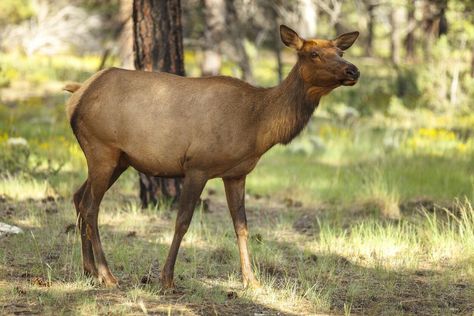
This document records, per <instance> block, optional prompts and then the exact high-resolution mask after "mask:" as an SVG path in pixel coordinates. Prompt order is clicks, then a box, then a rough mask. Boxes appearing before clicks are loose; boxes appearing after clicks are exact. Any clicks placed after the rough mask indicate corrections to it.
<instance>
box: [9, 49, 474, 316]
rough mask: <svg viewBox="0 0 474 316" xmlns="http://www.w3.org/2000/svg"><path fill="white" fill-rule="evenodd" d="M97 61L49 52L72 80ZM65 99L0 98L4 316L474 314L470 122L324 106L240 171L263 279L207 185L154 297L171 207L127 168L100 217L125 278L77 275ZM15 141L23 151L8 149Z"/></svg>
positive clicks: (79, 160) (218, 189)
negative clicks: (249, 268) (149, 204)
mask: <svg viewBox="0 0 474 316" xmlns="http://www.w3.org/2000/svg"><path fill="white" fill-rule="evenodd" d="M95 61H96V60H95V59H93V58H85V59H84V60H83V61H81V59H72V60H71V61H69V62H65V61H61V58H58V59H57V60H54V61H50V62H51V63H53V62H54V63H55V64H54V65H53V66H54V67H52V68H53V69H56V68H61V67H62V66H61V65H62V64H63V63H64V64H65V65H66V66H67V67H69V66H71V65H73V66H74V67H72V66H71V67H72V70H71V71H73V72H75V71H77V73H74V74H73V77H74V78H75V76H77V78H82V77H81V76H83V75H84V71H85V72H88V71H89V72H90V71H93V69H94V64H95ZM82 62H83V63H84V64H81V63H82ZM38 63H39V64H40V65H43V63H42V62H40V61H38ZM71 63H72V64H71ZM47 65H48V64H47V63H46V66H44V68H47ZM30 66H31V65H30ZM25 67H26V69H28V67H29V66H25ZM31 67H32V66H31ZM42 67H43V66H42ZM55 67H56V68H55ZM265 67H270V66H268V65H266V66H265ZM15 69H16V71H17V72H18V76H19V77H20V78H22V77H21V76H22V73H23V72H24V70H22V69H21V68H18V69H17V68H15ZM84 69H85V70H84ZM188 69H190V72H192V71H193V68H189V67H188ZM46 71H52V70H47V69H44V70H41V72H46ZM229 71H230V70H229ZM257 74H258V77H260V78H266V77H265V76H266V75H267V74H266V73H265V71H264V69H258V70H257ZM48 75H50V76H53V77H54V78H56V79H57V80H61V78H62V77H61V76H63V75H64V74H63V72H61V71H58V72H57V73H48ZM25 78H26V77H25ZM24 80H26V81H31V78H30V79H28V78H26V79H24ZM38 80H39V79H38ZM264 80H267V79H264ZM268 80H270V79H268ZM38 82H39V81H38ZM13 86H14V85H13ZM11 95H12V94H9V96H11ZM64 100H65V98H64V97H62V96H58V95H52V96H51V95H48V96H42V97H28V98H26V99H23V100H16V101H11V100H10V101H8V100H7V101H4V103H5V104H0V218H1V221H2V222H6V223H8V224H13V225H17V226H20V227H21V228H23V230H24V231H25V232H24V233H23V234H20V235H14V236H8V237H6V238H2V239H0V313H1V314H21V313H23V314H33V313H37V314H54V315H57V314H85V315H91V314H114V315H115V314H190V315H192V314H220V315H228V314H247V315H255V314H288V315H292V314H294V315H301V314H345V315H348V314H371V315H379V314H385V315H394V314H395V315H396V314H420V315H434V314H443V315H445V314H459V315H470V314H472V313H473V312H474V303H473V302H474V211H473V208H472V205H473V201H474V177H473V174H474V161H473V159H474V142H473V141H472V139H471V138H470V135H471V132H470V129H471V128H472V122H473V121H474V118H473V117H472V116H456V115H437V114H435V113H432V112H422V111H421V112H420V111H417V110H414V111H407V112H400V109H398V110H397V111H398V112H397V113H398V114H397V117H393V116H392V117H391V116H390V115H388V116H383V117H381V116H372V117H370V118H364V117H363V118H357V117H356V118H350V119H347V118H346V117H344V115H339V114H337V113H336V114H334V113H333V112H334V111H333V109H332V108H331V105H332V103H331V102H329V101H330V100H326V101H323V104H322V106H321V108H320V109H319V110H318V112H317V115H316V116H315V117H314V118H313V120H312V122H311V124H310V126H309V127H308V129H307V130H306V131H305V132H304V133H303V134H302V135H301V136H300V137H299V138H298V139H297V140H295V141H294V142H293V143H292V144H291V145H290V146H288V147H276V148H274V149H272V150H271V151H270V152H269V153H268V154H267V155H265V156H264V157H263V159H262V160H261V162H260V163H259V165H258V166H257V168H256V169H255V171H254V172H253V173H251V175H249V177H248V183H247V187H248V190H247V191H248V195H247V198H246V200H247V201H246V203H247V208H248V221H249V227H250V251H251V255H252V264H253V268H254V270H255V272H256V274H257V277H258V279H259V280H260V282H261V283H262V288H261V289H243V288H242V287H241V281H240V266H239V258H238V250H237V245H236V240H235V236H234V232H233V229H232V225H231V219H230V216H229V214H228V211H227V208H226V204H225V197H224V194H223V188H222V184H221V181H220V180H212V181H210V182H209V183H208V186H207V189H206V190H205V194H204V196H203V198H208V199H209V200H210V209H209V211H206V210H204V209H203V208H201V207H198V208H197V209H196V212H195V215H194V219H193V222H192V225H191V227H190V230H189V232H188V233H187V235H186V237H185V239H184V242H183V245H182V248H181V250H180V253H179V256H178V262H177V266H176V273H175V275H176V283H177V289H176V291H174V292H164V291H163V290H162V289H161V288H160V284H159V282H158V281H157V277H158V275H159V271H160V269H161V267H162V265H163V263H164V259H165V257H166V254H167V251H168V248H169V245H170V243H171V238H172V235H173V227H174V217H175V215H176V212H175V211H174V210H172V209H171V208H170V207H169V205H166V204H164V205H163V206H161V207H158V208H150V209H144V210H142V209H141V208H140V207H139V205H138V198H137V190H138V188H137V177H136V174H135V172H134V171H133V170H129V171H127V172H126V173H125V174H124V175H123V176H122V177H121V178H120V179H119V181H118V183H117V184H116V185H115V186H114V187H112V188H111V190H109V192H108V193H107V195H106V198H105V200H104V202H103V204H102V209H101V213H100V219H99V220H100V229H101V234H102V241H103V245H104V247H105V253H106V255H107V258H108V260H109V263H110V265H111V268H112V270H113V272H114V273H115V275H116V276H117V277H118V278H119V279H120V281H121V285H120V287H119V288H117V289H107V288H104V287H102V286H100V285H98V284H96V283H95V282H94V281H93V280H91V279H88V278H85V277H84V276H83V275H82V273H81V254H80V238H79V236H78V234H77V232H76V231H75V228H74V224H75V222H76V219H75V210H74V209H73V205H72V203H71V196H72V192H73V191H74V190H75V189H76V188H77V187H78V186H79V185H80V184H81V182H82V181H83V180H84V178H85V163H84V159H83V157H82V154H81V152H80V149H79V148H78V146H77V144H76V143H75V140H74V138H73V136H72V133H71V132H70V131H69V127H68V126H67V122H66V120H65V116H64V109H63V107H64V105H63V103H64ZM15 137H22V138H24V139H25V140H26V142H27V145H26V146H25V145H14V144H12V141H11V139H12V138H15ZM148 279H151V282H147V280H148Z"/></svg>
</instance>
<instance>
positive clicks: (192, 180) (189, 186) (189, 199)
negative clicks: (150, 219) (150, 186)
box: [161, 172, 207, 288]
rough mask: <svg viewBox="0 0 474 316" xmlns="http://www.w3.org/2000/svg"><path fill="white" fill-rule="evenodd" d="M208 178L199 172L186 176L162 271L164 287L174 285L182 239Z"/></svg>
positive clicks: (189, 173)
mask: <svg viewBox="0 0 474 316" xmlns="http://www.w3.org/2000/svg"><path fill="white" fill-rule="evenodd" d="M206 182H207V178H206V177H204V175H202V174H201V173H199V172H188V173H187V174H186V176H185V177H184V183H183V190H182V193H181V197H180V199H179V210H178V215H177V216H176V225H175V229H174V236H173V241H172V242H171V247H170V250H169V252H168V257H167V258H166V262H165V265H164V267H163V270H162V272H161V282H162V284H163V287H165V288H170V287H173V286H174V284H173V274H174V265H175V263H176V256H177V255H178V250H179V246H180V245H181V240H182V239H183V237H184V234H186V231H187V230H188V228H189V224H190V223H191V219H192V218H193V213H194V207H195V206H196V203H197V201H198V200H199V197H200V196H201V193H202V190H203V189H204V186H205V185H206Z"/></svg>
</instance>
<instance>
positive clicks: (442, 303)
mask: <svg viewBox="0 0 474 316" xmlns="http://www.w3.org/2000/svg"><path fill="white" fill-rule="evenodd" d="M209 193H212V194H211V195H209ZM26 196H27V194H26ZM207 199H208V204H209V208H206V209H203V207H200V208H198V209H197V210H196V213H195V216H194V221H193V224H192V226H191V228H190V231H189V232H188V234H187V235H186V237H185V240H184V242H183V245H182V248H181V250H180V254H179V257H178V262H177V268H176V273H175V275H176V285H177V287H176V289H175V290H174V291H168V292H164V291H162V289H161V287H160V283H159V280H158V275H159V271H160V268H161V266H162V264H163V261H164V258H165V256H166V253H167V250H168V247H169V244H170V242H171V238H172V233H173V230H172V228H173V226H174V225H173V219H174V217H175V214H176V212H175V211H173V210H170V209H169V208H166V207H163V208H160V209H146V210H142V209H140V207H139V206H138V205H137V204H136V203H137V201H136V198H135V197H133V196H129V197H127V196H123V195H121V194H120V192H119V191H118V190H117V189H116V190H113V191H112V192H111V194H109V197H108V198H107V199H106V200H105V201H104V203H103V208H102V211H101V217H100V227H101V232H102V240H103V244H104V247H105V252H106V254H107V256H108V259H109V263H110V265H111V268H112V270H113V272H114V273H115V275H116V276H117V277H118V278H119V280H120V286H119V287H118V288H114V289H109V288H105V287H103V286H101V285H99V284H96V283H95V282H94V280H91V279H87V278H85V277H84V276H82V274H81V255H80V238H79V237H78V234H77V231H76V229H75V216H74V214H75V211H74V209H73V206H72V204H71V202H70V201H69V200H68V199H63V198H54V197H51V196H46V197H44V198H41V199H26V200H21V201H18V200H14V199H11V198H8V197H6V198H5V197H2V198H1V199H0V201H1V202H0V218H2V220H4V221H7V222H8V223H11V224H15V225H18V226H20V227H22V228H23V229H24V230H25V233H23V234H20V235H14V236H8V237H6V238H3V239H0V260H1V266H0V280H1V281H0V313H2V314H16V315H18V314H25V315H26V314H42V315H44V314H51V315H58V314H70V313H74V314H84V315H93V314H107V315H109V314H113V315H115V314H124V315H128V314H189V315H193V314H204V315H208V314H216V315H303V314H304V315H309V314H355V315H357V314H371V315H376V314H377V315H378V314H386V315H393V314H405V313H407V314H417V315H433V314H460V315H469V314H470V313H472V312H473V311H474V300H473V298H474V282H473V278H472V276H473V264H474V262H473V253H472V241H473V239H472V234H473V231H472V229H473V227H474V216H473V215H474V213H473V210H472V208H470V206H469V205H468V204H458V205H457V206H456V205H452V206H451V210H450V212H451V214H452V216H454V217H453V218H452V219H451V220H450V218H449V216H451V215H449V216H446V214H447V212H448V209H446V210H445V211H442V209H441V208H440V207H438V206H436V203H435V202H434V201H432V200H429V199H426V198H425V199H419V200H413V201H410V202H408V203H406V205H403V206H402V208H403V213H402V216H403V218H402V219H384V218H380V217H377V216H374V215H373V214H372V212H371V211H367V209H366V208H365V207H364V206H362V205H358V206H355V207H353V208H352V209H345V210H344V209H340V210H336V208H335V207H334V206H331V205H329V204H326V205H320V206H319V207H310V208H308V207H305V206H304V205H303V206H301V203H300V202H299V201H293V200H289V199H286V200H280V201H279V200H278V198H270V197H260V196H256V197H255V196H249V197H248V198H247V204H248V219H249V225H250V230H251V235H250V250H251V254H252V259H253V267H254V270H255V271H256V274H257V277H258V279H259V280H260V282H261V284H262V287H261V288H260V289H243V288H242V285H241V282H240V267H239V259H238V250H237V246H236V242H235V236H234V233H233V230H232V225H231V219H230V216H229V214H228V211H227V209H226V206H225V202H224V199H223V197H222V196H220V194H218V193H215V191H214V190H213V189H210V190H208V193H207ZM366 207H367V206H366ZM469 230H470V231H469ZM463 238H467V239H468V240H463ZM469 242H471V245H466V244H465V243H469Z"/></svg>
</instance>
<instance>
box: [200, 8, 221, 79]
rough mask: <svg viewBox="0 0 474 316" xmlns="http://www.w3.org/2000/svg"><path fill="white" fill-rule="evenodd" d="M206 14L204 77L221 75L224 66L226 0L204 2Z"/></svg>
mask: <svg viewBox="0 0 474 316" xmlns="http://www.w3.org/2000/svg"><path fill="white" fill-rule="evenodd" d="M202 4H203V7H204V12H205V14H204V15H205V28H204V56H203V61H202V64H201V73H202V75H203V76H215V75H218V74H219V73H220V70H221V64H222V57H221V55H222V51H221V42H222V40H223V36H224V31H225V11H226V10H225V3H224V0H203V1H202Z"/></svg>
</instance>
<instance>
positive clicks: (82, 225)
mask: <svg viewBox="0 0 474 316" xmlns="http://www.w3.org/2000/svg"><path fill="white" fill-rule="evenodd" d="M87 184H88V182H87V180H86V181H85V182H84V183H83V184H82V186H81V187H80V188H79V189H78V190H77V191H76V193H74V206H75V207H76V214H77V225H78V228H79V230H80V234H81V245H82V266H83V269H84V274H85V275H87V276H92V277H98V273H97V268H96V267H95V262H94V253H93V252H92V243H91V241H90V240H89V238H87V232H86V222H85V221H84V219H83V217H82V216H81V212H80V208H79V204H80V203H81V200H82V197H83V196H84V193H85V191H86V190H87Z"/></svg>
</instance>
